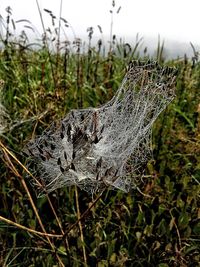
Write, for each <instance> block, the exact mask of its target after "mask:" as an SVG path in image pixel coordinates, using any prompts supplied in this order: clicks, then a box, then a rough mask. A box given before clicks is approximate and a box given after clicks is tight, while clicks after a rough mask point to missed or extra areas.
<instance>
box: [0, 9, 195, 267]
mask: <svg viewBox="0 0 200 267" xmlns="http://www.w3.org/2000/svg"><path fill="white" fill-rule="evenodd" d="M10 17H12V16H11V14H10ZM10 23H11V22H9V21H7V24H6V25H7V26H6V29H7V30H6V31H7V34H6V32H5V34H4V35H3V34H2V35H1V40H0V42H1V44H0V45H3V47H2V48H1V50H0V79H2V80H3V81H4V82H5V83H4V86H3V89H2V102H3V104H4V106H5V107H6V109H7V111H8V113H9V116H10V129H7V131H6V132H5V133H4V134H2V135H1V142H2V143H3V144H4V145H5V146H6V147H7V149H8V150H9V151H10V152H11V153H13V154H14V155H15V156H16V157H17V159H18V160H19V161H20V162H21V163H23V164H25V165H26V158H25V157H24V156H23V155H22V150H23V148H24V146H25V144H26V143H27V142H28V141H29V140H30V139H31V138H33V137H34V136H35V135H38V134H40V133H41V132H42V131H43V130H44V129H46V128H47V127H48V126H49V125H50V123H51V122H52V121H54V120H59V119H61V118H63V117H64V116H65V115H66V114H67V112H68V111H69V110H70V109H72V108H82V107H89V106H99V105H101V104H103V103H105V102H106V101H107V100H109V99H110V98H111V97H112V96H113V94H114V93H115V91H116V90H117V88H118V86H119V84H120V82H121V80H122V78H123V75H124V73H125V67H126V65H127V64H128V62H129V61H130V60H131V59H132V58H136V57H138V55H139V52H138V50H137V47H138V44H136V47H132V48H131V53H129V54H127V53H126V51H127V50H126V49H127V44H126V45H123V44H122V43H121V44H120V43H118V42H117V41H116V42H113V43H112V46H111V49H110V51H108V52H107V53H104V52H103V51H104V46H103V44H102V43H100V42H99V43H98V44H97V45H96V46H94V47H93V46H92V45H91V43H90V45H89V48H88V49H87V50H86V51H85V52H84V53H81V52H80V51H79V50H80V49H81V48H82V44H80V43H79V42H78V40H76V43H75V44H74V47H73V49H72V46H70V45H69V44H63V43H60V44H59V46H60V47H62V46H63V49H62V50H61V49H60V50H56V51H54V52H51V51H50V50H49V49H48V46H47V44H46V40H45V41H44V44H43V45H42V46H41V47H40V48H39V49H37V50H36V49H35V50H34V49H32V48H31V46H30V45H28V42H27V41H26V40H25V41H24V39H23V40H22V39H21V40H16V39H15V41H13V39H12V38H11V37H9V34H8V32H9V31H10V30H9V29H10V28H9V27H11V25H10ZM57 37H58V36H57ZM56 40H58V39H56ZM89 41H90V40H89ZM55 42H56V41H55ZM162 50H163V45H162V44H161V45H160V43H159V44H158V53H157V57H158V58H157V59H158V60H159V61H160V62H161V63H162V64H167V65H169V66H175V67H176V68H178V70H179V76H178V80H177V88H176V94H177V96H176V99H175V100H174V101H173V102H172V103H171V104H170V106H169V107H168V108H167V110H166V111H164V112H163V113H162V114H161V116H160V117H159V120H158V121H157V122H156V124H155V126H154V132H153V151H154V160H153V161H150V162H149V163H148V165H147V169H146V176H147V178H144V179H143V181H141V183H140V191H141V192H142V193H141V192H139V191H137V190H136V189H135V190H133V191H132V192H130V193H128V194H126V193H123V192H121V191H109V190H107V191H105V192H104V193H103V195H102V196H101V198H100V199H99V201H97V203H96V205H95V206H94V207H93V208H92V209H91V211H90V212H89V213H88V214H87V216H85V218H84V220H82V222H81V224H79V225H77V226H76V227H74V228H73V229H72V230H71V231H70V232H69V233H68V236H67V238H68V245H67V244H66V242H63V241H62V240H60V239H58V238H52V239H51V240H52V243H53V248H52V247H51V246H50V244H49V242H48V241H47V239H46V238H45V237H44V236H40V235H35V234H32V233H30V232H28V231H25V230H22V229H20V228H17V227H14V226H12V225H10V224H7V223H5V222H4V221H0V265H1V266H45V267H46V266H59V260H58V258H59V259H60V260H61V261H62V262H63V263H64V265H65V266H84V265H85V266H87V265H88V266H98V267H101V266H134V267H135V266H152V267H153V266H159V267H165V266H166V267H167V266H191V267H193V266H199V265H198V264H199V262H200V256H199V255H200V251H199V247H200V246H199V243H200V223H199V219H200V207H199V193H200V185H199V183H200V106H199V105H200V91H199V90H200V62H199V61H198V60H196V62H195V65H194V66H193V65H192V63H191V62H189V61H188V60H186V59H185V60H172V61H170V62H164V61H163V59H162ZM146 58H148V55H146ZM0 156H1V158H0V160H1V164H0V180H1V183H0V200H1V201H0V215H1V216H3V217H5V218H8V219H10V220H12V221H14V222H17V223H18V224H21V225H24V226H27V227H28V228H31V229H35V230H38V231H42V229H41V226H40V224H39V222H38V220H37V218H36V213H35V212H34V210H33V209H32V206H31V204H30V197H28V195H27V191H26V190H25V189H24V187H23V179H24V180H25V182H26V184H27V186H28V189H29V192H30V194H31V196H32V198H33V201H34V203H35V206H36V208H37V211H38V213H39V216H40V218H41V220H42V222H43V225H44V227H45V229H46V231H47V232H48V233H56V234H60V233H61V230H60V228H59V226H58V223H57V221H56V218H55V215H54V214H53V212H52V210H51V208H50V206H49V202H48V201H47V197H45V196H44V197H43V198H37V197H36V194H35V191H34V189H33V187H32V186H31V184H30V179H29V177H28V175H27V173H26V172H25V171H24V169H23V168H22V166H20V165H19V162H16V161H15V160H14V158H13V157H12V156H10V155H9V154H8V153H5V150H3V149H2V151H1V154H0ZM18 174H19V175H18ZM49 197H50V199H51V203H52V205H53V206H54V209H55V211H56V214H57V216H58V218H59V221H60V223H61V225H62V229H63V231H64V232H65V231H67V229H69V227H70V226H71V225H72V224H73V223H75V222H76V221H77V218H79V216H80V214H79V212H80V213H81V214H82V213H83V212H84V211H85V210H86V209H87V208H88V207H89V206H90V205H91V203H92V201H93V199H92V197H91V196H88V195H87V193H85V192H82V191H79V190H78V189H76V188H74V187H72V188H64V189H59V190H56V191H55V192H53V193H51V194H50V196H49ZM67 246H69V249H67ZM55 247H56V248H57V250H56V251H54V248H55Z"/></svg>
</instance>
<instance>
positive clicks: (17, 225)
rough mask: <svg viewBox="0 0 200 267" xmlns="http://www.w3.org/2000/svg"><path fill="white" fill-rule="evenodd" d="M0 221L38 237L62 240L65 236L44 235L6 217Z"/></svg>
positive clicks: (0, 217)
mask: <svg viewBox="0 0 200 267" xmlns="http://www.w3.org/2000/svg"><path fill="white" fill-rule="evenodd" d="M0 221H3V222H5V223H7V224H11V225H13V226H15V227H17V228H20V229H22V230H25V231H27V232H30V233H33V234H36V235H41V236H48V237H53V238H62V237H63V235H57V234H49V233H43V232H39V231H36V230H33V229H31V228H28V227H26V226H24V225H21V224H19V223H16V222H13V221H11V220H9V219H7V218H5V217H2V216H0Z"/></svg>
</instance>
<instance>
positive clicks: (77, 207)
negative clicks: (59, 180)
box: [75, 186, 87, 266]
mask: <svg viewBox="0 0 200 267" xmlns="http://www.w3.org/2000/svg"><path fill="white" fill-rule="evenodd" d="M75 196H76V209H77V218H78V220H79V222H78V225H79V229H80V237H81V242H82V248H83V259H84V263H85V266H87V256H86V250H85V242H84V236H83V227H82V223H81V220H80V217H81V215H80V209H79V201H78V189H77V186H76V187H75Z"/></svg>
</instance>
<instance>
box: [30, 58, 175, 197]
mask: <svg viewBox="0 0 200 267" xmlns="http://www.w3.org/2000/svg"><path fill="white" fill-rule="evenodd" d="M175 78H176V70H175V69H173V68H169V67H165V68H163V67H161V66H160V65H158V64H157V63H156V62H139V61H133V62H131V63H130V65H129V67H128V70H127V73H126V75H125V77H124V79H123V81H122V84H121V86H120V88H119V89H118V90H117V92H116V94H115V95H114V97H113V98H112V99H111V100H110V101H109V102H108V103H106V104H105V105H103V106H101V107H99V108H88V109H79V110H71V111H70V112H69V113H68V115H67V116H66V117H65V118H64V119H63V120H62V121H61V122H60V123H59V124H58V123H53V124H52V125H51V127H50V128H49V129H48V130H46V131H45V132H44V133H43V134H42V135H41V136H39V137H37V138H36V139H35V140H33V141H31V142H30V143H29V144H28V152H29V155H30V158H32V159H33V161H34V163H35V164H34V166H35V170H36V176H37V177H39V178H40V181H42V184H43V185H44V187H45V190H46V191H47V192H51V191H53V190H55V189H57V188H61V187H65V186H71V185H77V186H79V187H80V188H81V189H84V190H85V191H87V192H89V193H94V192H96V191H101V190H102V189H103V188H105V187H106V186H110V187H112V188H117V189H121V190H123V191H125V192H127V191H129V190H130V188H131V187H132V186H134V185H135V181H136V179H137V177H138V176H139V175H140V174H141V173H142V172H143V170H144V168H145V164H146V163H147V161H148V160H149V159H150V158H151V156H152V151H151V132H152V125H153V123H154V121H155V120H156V118H157V117H158V115H159V114H160V113H161V112H162V111H163V110H164V109H165V108H166V106H167V105H168V104H169V103H170V102H171V101H172V99H173V98H174V96H175V93H174V88H175Z"/></svg>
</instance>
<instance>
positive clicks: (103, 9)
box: [0, 0, 200, 44]
mask: <svg viewBox="0 0 200 267" xmlns="http://www.w3.org/2000/svg"><path fill="white" fill-rule="evenodd" d="M38 1H39V4H40V6H41V8H42V9H43V8H46V9H50V10H52V11H53V13H54V14H55V15H56V16H59V8H60V7H59V2H60V0H57V1H56V0H38ZM111 4H112V1H111V0H63V8H62V17H64V18H65V19H66V20H67V21H68V22H69V23H70V24H71V25H72V27H73V29H74V31H75V33H76V35H77V36H80V35H83V34H86V29H87V27H89V26H93V27H95V32H96V34H97V35H99V32H98V29H97V27H96V26H97V25H101V27H102V29H103V33H104V36H106V35H109V32H110V16H111V15H110V12H109V10H110V9H111ZM7 6H11V8H12V10H13V17H14V19H15V20H19V19H28V20H30V21H31V22H32V23H33V24H34V25H35V26H36V28H37V29H38V30H39V31H40V32H42V29H41V22H40V17H39V13H38V10H37V5H36V0H0V14H1V15H2V16H3V17H4V18H5V8H6V7H7ZM119 6H121V7H122V8H121V11H120V12H119V14H114V29H113V33H114V34H116V35H117V36H118V37H125V38H126V37H129V38H130V37H135V34H136V33H137V32H138V33H139V34H140V36H150V37H156V38H157V37H158V34H160V36H161V38H165V39H172V40H177V41H180V42H190V41H191V42H192V43H196V44H200V0H116V7H115V10H117V8H118V7H119ZM43 16H44V19H45V27H48V26H50V25H51V22H50V20H49V19H48V15H47V14H46V13H45V12H43ZM69 31H70V30H69Z"/></svg>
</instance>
